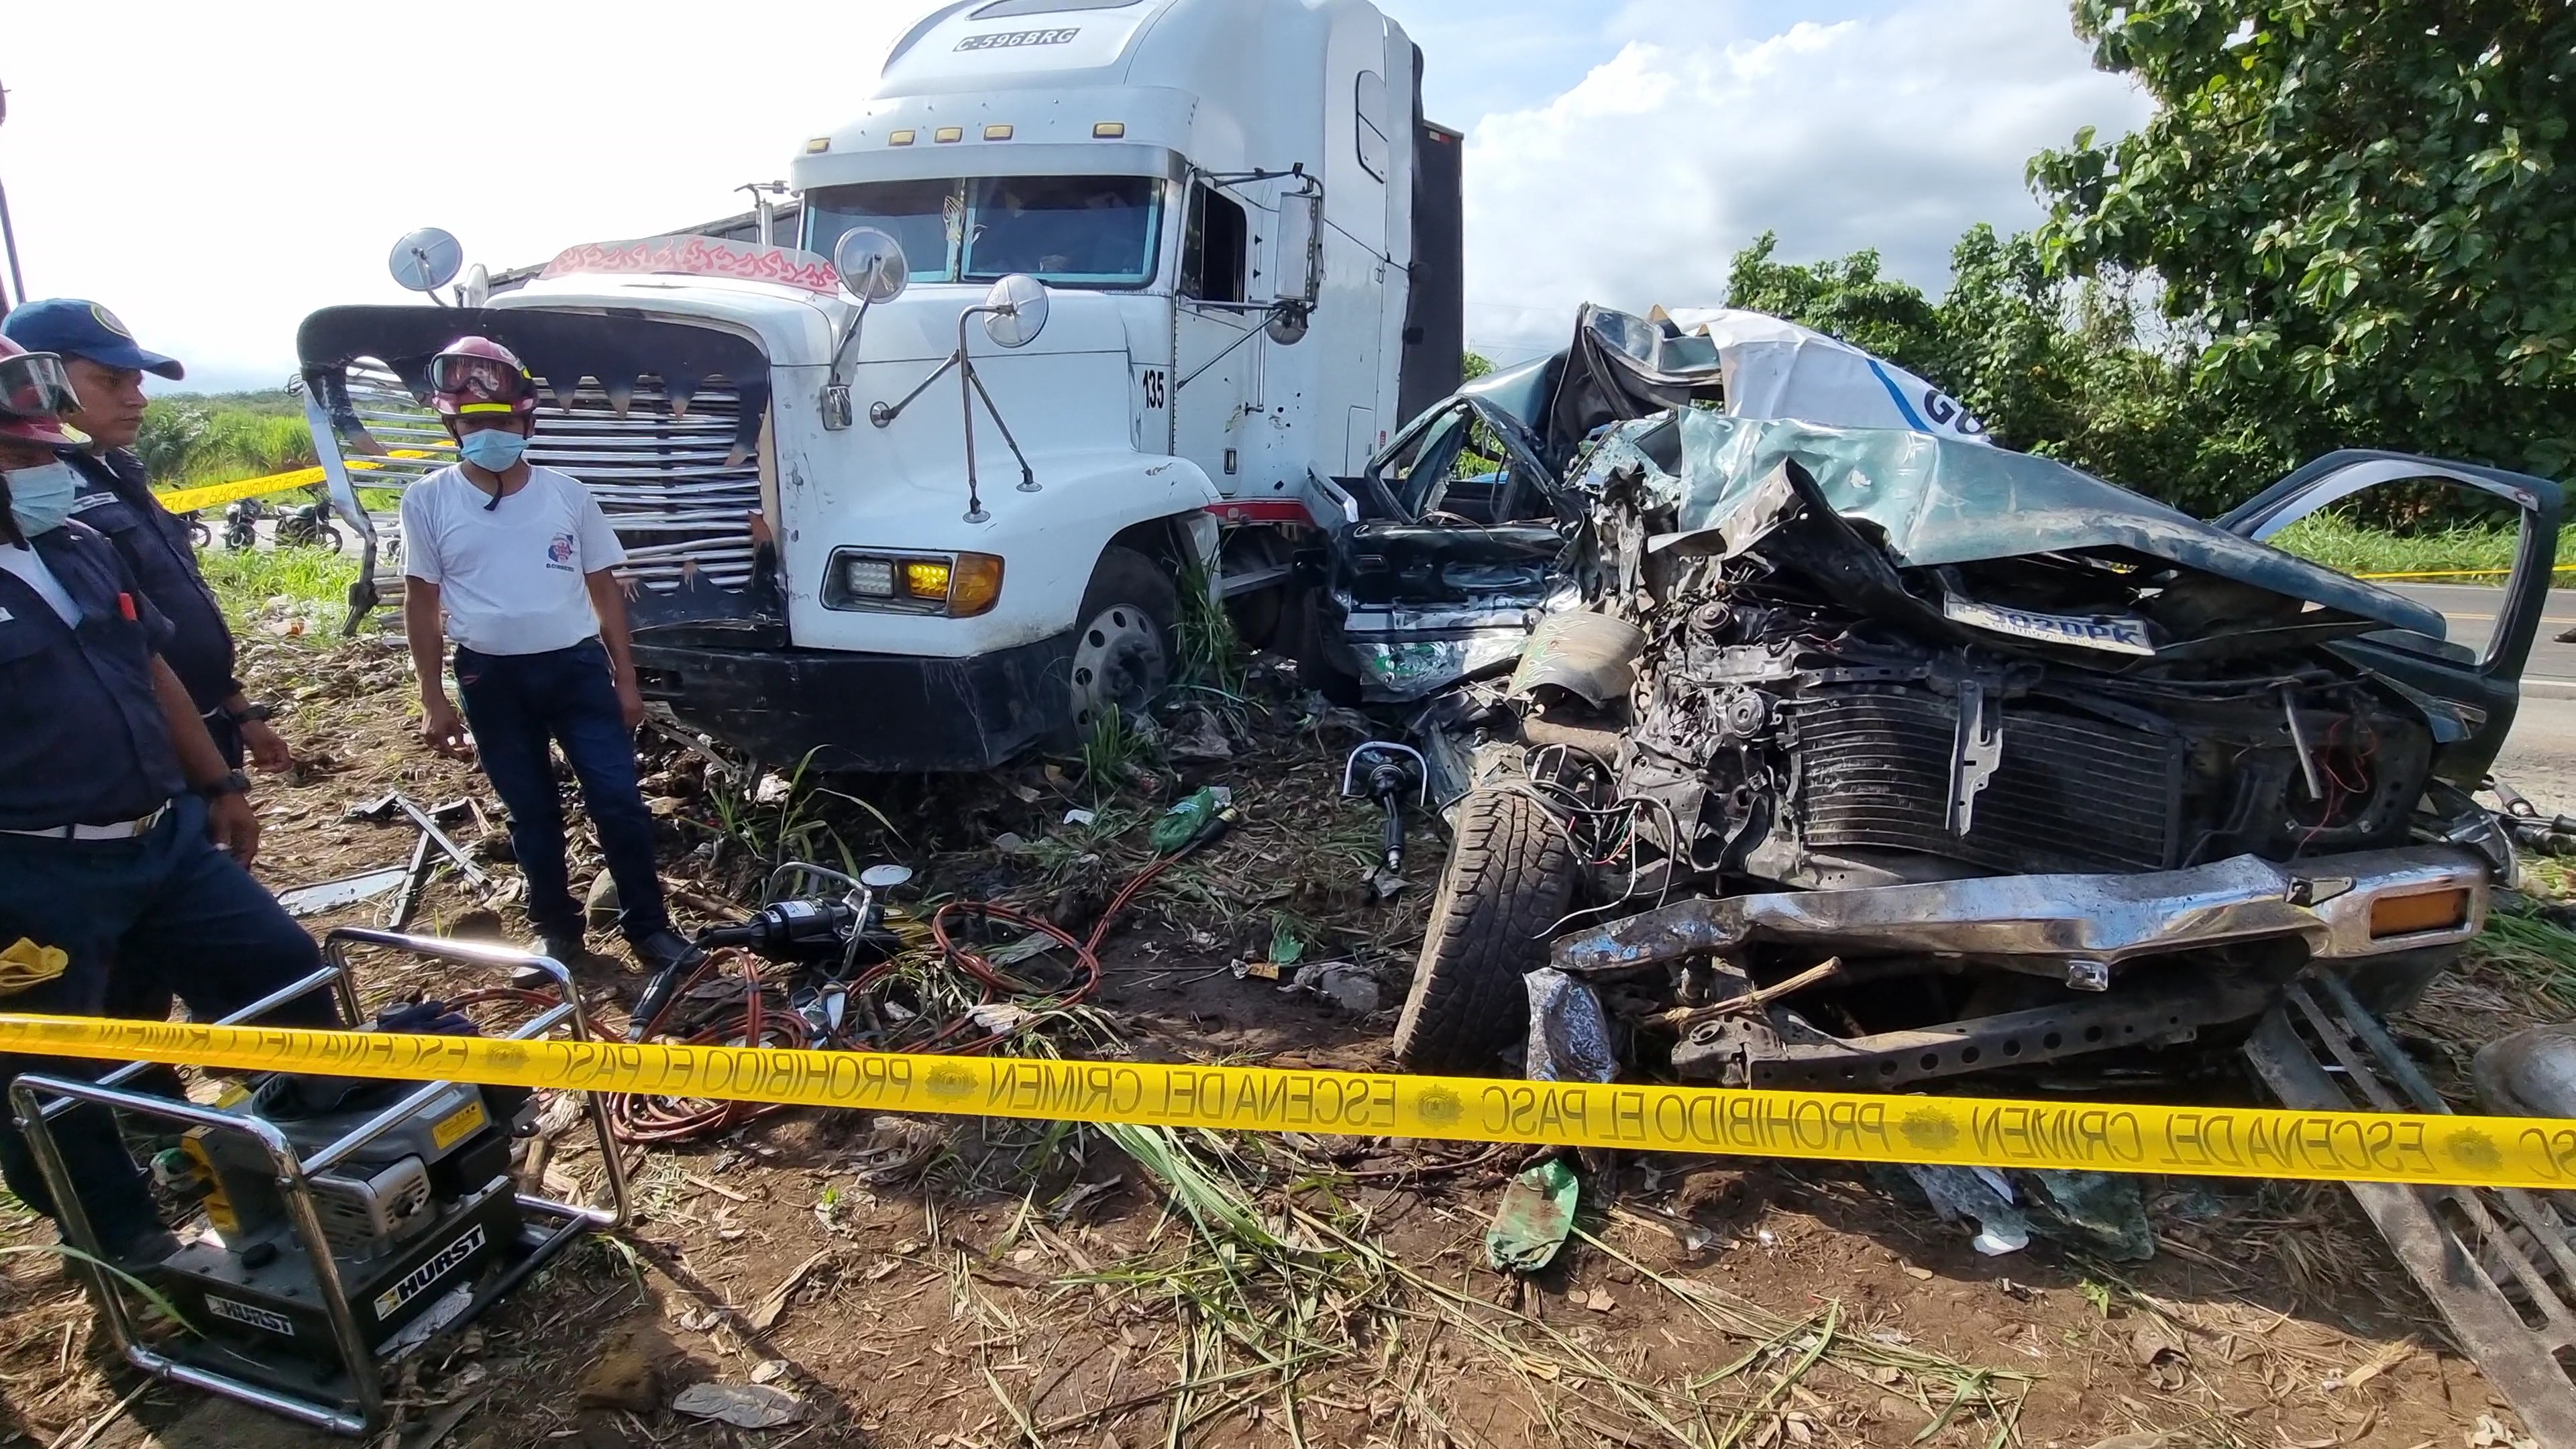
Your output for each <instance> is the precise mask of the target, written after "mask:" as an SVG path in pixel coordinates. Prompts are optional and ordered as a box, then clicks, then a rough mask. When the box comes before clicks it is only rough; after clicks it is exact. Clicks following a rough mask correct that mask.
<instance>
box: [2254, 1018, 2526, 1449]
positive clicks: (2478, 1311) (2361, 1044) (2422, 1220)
mask: <svg viewBox="0 0 2576 1449" xmlns="http://www.w3.org/2000/svg"><path fill="white" fill-rule="evenodd" d="M2245 1055H2246V1057H2247V1058H2248V1059H2249V1060H2250V1061H2252V1062H2253V1064H2254V1069H2255V1072H2256V1074H2257V1075H2259V1076H2260V1077H2261V1078H2262V1079H2263V1082H2264V1084H2265V1085H2266V1086H2268V1087H2270V1088H2271V1090H2272V1093H2273V1095H2275V1096H2276V1097H2278V1098H2279V1099H2280V1101H2281V1104H2282V1105H2283V1106H2286V1107H2292V1108H2297V1109H2299V1110H2302V1111H2331V1112H2350V1111H2369V1110H2374V1109H2375V1110H2378V1111H2382V1112H2397V1111H2414V1112H2430V1113H2436V1114H2448V1113H2449V1112H2450V1105H2449V1104H2448V1103H2447V1102H2445V1101H2444V1100H2443V1099H2442V1097H2441V1094H2440V1093H2438V1092H2436V1091H2434V1090H2433V1087H2432V1084H2431V1083H2430V1082H2427V1081H2426V1080H2425V1079H2424V1076H2423V1073H2422V1072H2421V1071H2420V1070H2418V1069H2417V1068H2416V1066H2415V1064H2414V1063H2413V1062H2411V1061H2409V1060H2408V1059H2407V1058H2406V1055H2405V1053H2404V1052H2402V1051H2400V1050H2398V1048H2397V1045H2396V1043H2395V1042H2394V1041H2392V1040H2390V1039H2389V1037H2388V1033H2387V1029H2386V1028H2384V1027H2382V1026H2380V1024H2379V1023H2378V1021H2377V1020H2376V1019H2374V1018H2373V1017H2372V1016H2371V1015H2370V1014H2369V1013H2368V1012H2367V1011H2364V1010H2363V1009H2362V1008H2361V1007H2360V1005H2359V1004H2358V1003H2357V1002H2355V1001H2354V1000H2353V998H2352V995H2351V993H2349V992H2348V991H2345V990H2344V989H2343V988H2342V986H2341V985H2340V984H2338V983H2335V982H2332V981H2323V982H2316V983H2313V984H2309V985H2300V986H2294V987H2292V988H2291V990H2290V993H2289V995H2288V998H2287V1000H2286V1002H2285V1003H2284V1005H2283V1006H2281V1007H2280V1008H2278V1009H2275V1010H2274V1011H2273V1012H2272V1013H2271V1014H2270V1015H2268V1016H2266V1017H2265V1018H2264V1019H2263V1022H2262V1025H2261V1026H2259V1027H2257V1028H2256V1029H2255V1032H2254V1035H2253V1038H2252V1039H2251V1040H2249V1041H2248V1042H2247V1043H2246V1046H2245ZM2328 1058H2331V1059H2332V1062H2333V1064H2334V1065H2335V1066H2337V1067H2340V1068H2342V1072H2341V1073H2340V1075H2338V1074H2336V1073H2333V1072H2330V1071H2329V1070H2328V1066H2327V1060H2326V1059H2328ZM2345 1186H2346V1187H2347V1188H2348V1189H2349V1190H2350V1191H2351V1193H2352V1195H2353V1198H2354V1200H2355V1201H2357V1202H2359V1203H2360V1204H2361V1209H2362V1211H2363V1212H2364V1213H2365V1214H2367V1215H2368V1216H2369V1218H2370V1220H2371V1223H2372V1225H2373V1226H2375V1227H2377V1228H2378V1229H2379V1233H2380V1236H2381V1237H2383V1238H2385V1239H2386V1240H2387V1241H2388V1246H2389V1248H2390V1249H2391V1250H2393V1251H2394V1252H2395V1253H2396V1255H2397V1261H2398V1262H2399V1263H2401V1264H2402V1265H2404V1267H2405V1269H2406V1272H2407V1275H2408V1276H2410V1277H2412V1278H2413V1279H2414V1280H2415V1284H2416V1286H2417V1287H2419V1288H2421V1289H2423V1290H2424V1296H2425V1297H2426V1298H2429V1299H2431V1300H2432V1302H2433V1306H2434V1308H2435V1309H2437V1310H2439V1311H2440V1313H2441V1315H2442V1321H2443V1322H2444V1323H2445V1324H2446V1325H2448V1326H2449V1328H2450V1330H2451V1334H2452V1336H2453V1337H2454V1338H2455V1339H2456V1340H2457V1341H2458V1342H2459V1344H2460V1346H2461V1347H2462V1348H2464V1349H2466V1350H2467V1351H2468V1355H2469V1358H2470V1359H2471V1360H2472V1361H2473V1362H2475V1363H2476V1364H2477V1366H2478V1372H2479V1373H2481V1374H2483V1375H2484V1376H2485V1377H2486V1380H2487V1382H2488V1383H2490V1384H2493V1385H2494V1386H2495V1387H2496V1388H2497V1389H2498V1390H2500V1391H2502V1393H2503V1394H2504V1396H2505V1398H2506V1399H2508V1400H2509V1401H2511V1402H2512V1404H2513V1409H2514V1412H2515V1413H2517V1414H2519V1415H2521V1416H2522V1422H2523V1425H2524V1427H2526V1428H2528V1429H2529V1430H2530V1431H2531V1432H2532V1434H2533V1435H2534V1436H2535V1437H2537V1438H2538V1439H2539V1441H2540V1442H2541V1443H2543V1444H2576V1383H2571V1382H2570V1381H2569V1379H2568V1374H2567V1370H2566V1369H2565V1368H2564V1367H2563V1366H2562V1363H2561V1360H2562V1358H2564V1357H2568V1356H2576V1305H2571V1304H2570V1303H2569V1302H2568V1300H2567V1297H2566V1289H2565V1285H2567V1284H2570V1283H2576V1246H2572V1245H2571V1243H2570V1236H2569V1235H2570V1233H2571V1231H2576V1226H2571V1224H2570V1223H2569V1222H2568V1220H2567V1219H2566V1217H2565V1216H2564V1215H2563V1214H2561V1213H2560V1212H2559V1210H2558V1208H2557V1207H2556V1205H2555V1204H2554V1203H2553V1201H2552V1200H2551V1199H2552V1197H2553V1196H2554V1195H2544V1194H2540V1193H2532V1192H2523V1191H2518V1190H2495V1191H2490V1190H2484V1189H2477V1188H2462V1187H2408V1186H2404V1185H2402V1184H2396V1183H2384V1182H2354V1183H2347V1184H2345Z"/></svg>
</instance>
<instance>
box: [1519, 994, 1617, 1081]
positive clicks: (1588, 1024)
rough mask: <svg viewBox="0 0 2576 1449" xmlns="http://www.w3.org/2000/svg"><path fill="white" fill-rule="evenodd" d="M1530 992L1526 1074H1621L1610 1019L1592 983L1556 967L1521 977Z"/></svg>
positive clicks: (1554, 1077) (1548, 1077) (1605, 1077)
mask: <svg viewBox="0 0 2576 1449" xmlns="http://www.w3.org/2000/svg"><path fill="white" fill-rule="evenodd" d="M1521 985H1522V987H1523V989H1525V990H1526V991H1527V992H1528V993H1529V1023H1530V1030H1529V1052H1528V1056H1527V1057H1526V1058H1525V1059H1524V1063H1523V1066H1522V1069H1521V1071H1522V1075H1523V1076H1526V1077H1528V1078H1529V1079H1530V1080H1531V1081H1534V1082H1607V1081H1609V1080H1610V1079H1612V1078H1613V1077H1616V1076H1618V1075H1619V1055H1618V1052H1617V1050H1616V1049H1615V1048H1614V1047H1612V1045H1611V1043H1610V1022H1609V1019H1608V1018H1607V1017H1605V1016H1603V1015H1602V1014H1601V998H1599V997H1598V996H1595V995H1593V993H1592V988H1591V987H1589V986H1586V985H1584V984H1583V983H1582V982H1580V981H1577V980H1575V979H1574V978H1573V977H1571V976H1568V975H1566V974H1565V973H1564V972H1562V971H1558V970H1556V969H1554V968H1552V967H1550V968H1543V969H1541V970H1537V971H1533V972H1531V973H1529V974H1528V975H1526V976H1524V977H1522V978H1521Z"/></svg>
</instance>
